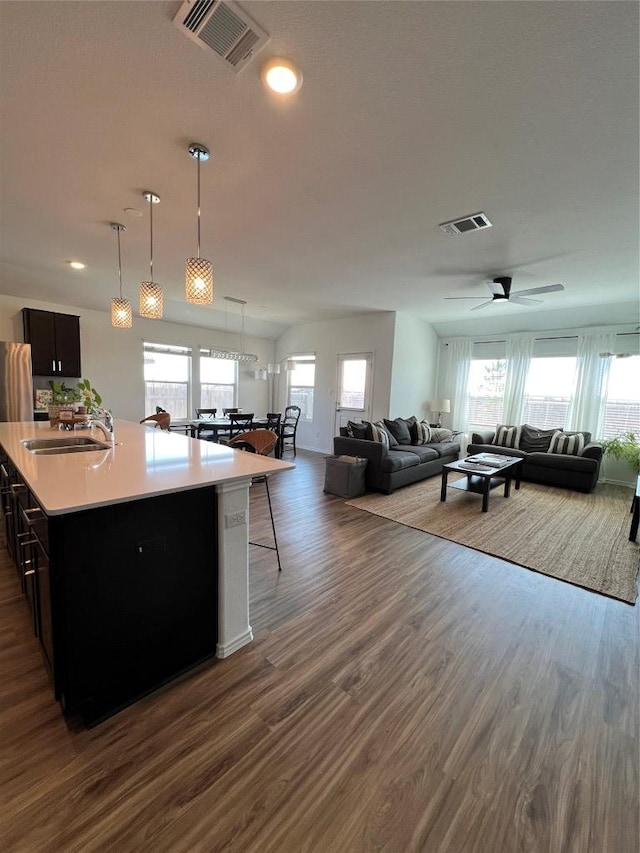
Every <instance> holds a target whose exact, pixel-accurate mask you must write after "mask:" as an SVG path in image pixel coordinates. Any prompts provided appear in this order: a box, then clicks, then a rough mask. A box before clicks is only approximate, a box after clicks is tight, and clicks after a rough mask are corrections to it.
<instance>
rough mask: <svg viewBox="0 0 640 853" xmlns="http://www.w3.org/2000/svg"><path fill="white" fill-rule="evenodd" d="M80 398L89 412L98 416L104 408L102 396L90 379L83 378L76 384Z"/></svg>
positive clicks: (93, 415) (92, 415)
mask: <svg viewBox="0 0 640 853" xmlns="http://www.w3.org/2000/svg"><path fill="white" fill-rule="evenodd" d="M76 391H77V393H78V400H79V401H80V404H81V405H82V406H84V407H85V408H86V410H87V414H89V415H91V417H96V416H97V415H99V414H100V411H101V409H102V397H101V396H100V394H98V392H97V391H96V389H95V388H94V387H93V386H92V385H91V382H90V381H89V380H88V379H81V380H80V382H78V384H77V386H76Z"/></svg>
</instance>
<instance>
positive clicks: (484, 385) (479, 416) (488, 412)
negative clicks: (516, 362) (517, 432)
mask: <svg viewBox="0 0 640 853" xmlns="http://www.w3.org/2000/svg"><path fill="white" fill-rule="evenodd" d="M506 375H507V362H506V361H505V360H504V359H497V358H491V359H484V358H474V359H473V360H472V361H471V367H470V368H469V423H471V424H474V425H475V426H487V427H489V426H492V427H495V425H496V424H499V423H500V422H501V421H502V407H503V403H504V386H505V379H506Z"/></svg>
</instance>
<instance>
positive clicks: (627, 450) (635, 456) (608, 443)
mask: <svg viewBox="0 0 640 853" xmlns="http://www.w3.org/2000/svg"><path fill="white" fill-rule="evenodd" d="M602 450H603V452H604V453H606V454H607V455H608V456H611V457H613V459H621V460H622V461H623V462H627V463H628V464H629V465H630V466H631V468H632V469H633V472H634V473H635V474H640V441H638V439H637V438H636V435H635V433H633V432H626V433H624V434H623V435H618V436H616V437H615V438H606V439H605V440H604V441H603V442H602Z"/></svg>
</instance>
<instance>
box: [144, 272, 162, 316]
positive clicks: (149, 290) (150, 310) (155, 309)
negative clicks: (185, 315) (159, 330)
mask: <svg viewBox="0 0 640 853" xmlns="http://www.w3.org/2000/svg"><path fill="white" fill-rule="evenodd" d="M162 312H163V295H162V288H161V287H160V285H159V284H155V282H153V281H142V282H140V316H141V317H145V318H146V319H147V320H162Z"/></svg>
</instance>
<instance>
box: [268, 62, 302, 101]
mask: <svg viewBox="0 0 640 853" xmlns="http://www.w3.org/2000/svg"><path fill="white" fill-rule="evenodd" d="M262 80H263V82H264V84H265V85H266V86H268V87H269V89H271V90H272V91H274V92H277V93H278V94H279V95H290V94H292V93H293V92H297V91H298V89H299V88H300V86H302V71H300V69H299V68H298V67H297V66H296V65H294V64H293V62H291V61H290V60H288V59H282V58H279V57H278V58H277V59H270V60H269V62H267V64H266V65H265V66H264V67H263V69H262Z"/></svg>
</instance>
